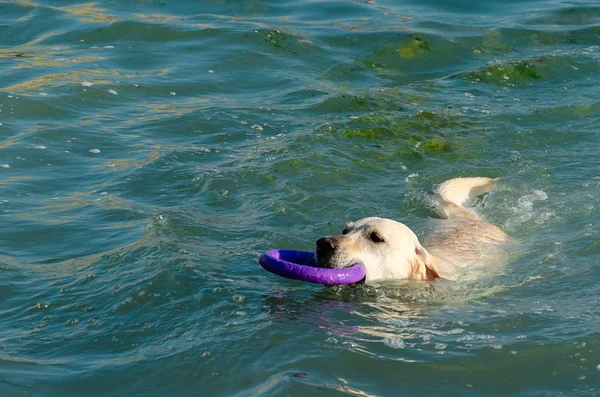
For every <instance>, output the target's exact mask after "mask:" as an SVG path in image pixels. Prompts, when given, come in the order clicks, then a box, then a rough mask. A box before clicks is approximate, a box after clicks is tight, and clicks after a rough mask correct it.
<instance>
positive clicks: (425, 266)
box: [415, 247, 441, 281]
mask: <svg viewBox="0 0 600 397" xmlns="http://www.w3.org/2000/svg"><path fill="white" fill-rule="evenodd" d="M415 254H416V258H417V272H418V275H419V276H420V277H421V279H422V280H426V281H433V280H435V279H436V278H441V276H440V273H439V272H438V270H437V267H436V265H435V259H434V257H433V256H432V255H431V254H430V253H429V252H427V250H426V249H425V248H423V247H417V248H415Z"/></svg>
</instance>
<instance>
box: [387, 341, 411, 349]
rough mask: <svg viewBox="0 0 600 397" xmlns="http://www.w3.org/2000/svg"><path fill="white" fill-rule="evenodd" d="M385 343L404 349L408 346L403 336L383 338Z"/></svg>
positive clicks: (394, 347)
mask: <svg viewBox="0 0 600 397" xmlns="http://www.w3.org/2000/svg"><path fill="white" fill-rule="evenodd" d="M383 344H384V345H386V346H388V347H391V348H392V349H404V348H406V343H404V341H403V340H402V339H401V338H385V339H384V340H383Z"/></svg>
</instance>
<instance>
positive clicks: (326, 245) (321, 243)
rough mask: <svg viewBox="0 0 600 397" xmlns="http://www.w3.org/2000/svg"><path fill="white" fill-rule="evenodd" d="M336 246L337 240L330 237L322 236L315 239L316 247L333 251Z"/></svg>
mask: <svg viewBox="0 0 600 397" xmlns="http://www.w3.org/2000/svg"><path fill="white" fill-rule="evenodd" d="M337 247H338V244H337V241H335V240H334V239H332V238H331V237H323V238H320V239H318V240H317V248H318V249H321V250H324V251H335V250H336V248H337Z"/></svg>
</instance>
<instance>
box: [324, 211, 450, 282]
mask: <svg viewBox="0 0 600 397" xmlns="http://www.w3.org/2000/svg"><path fill="white" fill-rule="evenodd" d="M316 252H317V255H316V257H317V263H318V265H319V266H321V267H331V268H343V267H348V266H350V265H352V264H354V263H357V262H360V263H362V264H363V265H364V266H365V269H366V274H367V275H366V281H367V282H368V281H375V280H385V279H419V280H433V279H436V278H439V277H440V275H439V273H438V271H437V268H436V266H435V261H434V258H433V256H431V255H430V254H429V253H428V252H427V251H426V250H425V248H423V247H422V246H421V244H420V243H419V240H418V238H417V236H416V235H415V234H414V233H413V231H412V230H410V229H409V228H408V227H407V226H406V225H404V224H402V223H400V222H396V221H393V220H390V219H384V218H364V219H361V220H359V221H357V222H353V223H350V224H348V225H347V226H346V228H345V229H344V231H343V232H342V235H341V236H334V237H323V238H321V239H319V240H318V241H317V251H316Z"/></svg>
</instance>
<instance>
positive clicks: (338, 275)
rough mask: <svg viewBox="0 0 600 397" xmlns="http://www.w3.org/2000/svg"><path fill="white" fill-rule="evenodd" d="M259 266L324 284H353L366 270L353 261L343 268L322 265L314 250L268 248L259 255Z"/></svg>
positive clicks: (283, 274)
mask: <svg viewBox="0 0 600 397" xmlns="http://www.w3.org/2000/svg"><path fill="white" fill-rule="evenodd" d="M259 262H260V264H261V266H262V267H263V268H264V269H265V270H267V271H269V272H271V273H275V274H277V275H279V276H282V277H287V278H291V279H294V280H300V281H307V282H310V283H318V284H324V285H343V284H355V283H359V282H361V281H363V280H364V279H365V277H366V270H365V267H364V265H363V264H361V263H355V264H352V265H351V266H348V267H344V268H332V267H322V266H321V265H320V264H317V261H316V259H315V254H314V252H307V251H294V250H270V251H267V252H265V253H264V254H262V255H261V256H260V259H259Z"/></svg>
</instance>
